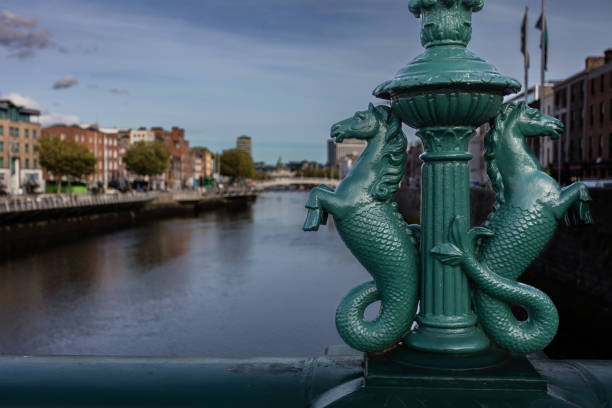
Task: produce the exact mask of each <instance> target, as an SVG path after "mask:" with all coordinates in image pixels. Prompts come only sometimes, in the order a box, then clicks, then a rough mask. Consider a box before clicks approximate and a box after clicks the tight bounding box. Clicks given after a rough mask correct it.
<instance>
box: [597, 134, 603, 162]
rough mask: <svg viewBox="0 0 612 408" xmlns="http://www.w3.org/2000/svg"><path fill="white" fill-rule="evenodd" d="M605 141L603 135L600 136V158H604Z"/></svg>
mask: <svg viewBox="0 0 612 408" xmlns="http://www.w3.org/2000/svg"><path fill="white" fill-rule="evenodd" d="M603 139H604V138H603V135H599V151H598V153H599V155H598V156H599V157H603V142H604V141H603Z"/></svg>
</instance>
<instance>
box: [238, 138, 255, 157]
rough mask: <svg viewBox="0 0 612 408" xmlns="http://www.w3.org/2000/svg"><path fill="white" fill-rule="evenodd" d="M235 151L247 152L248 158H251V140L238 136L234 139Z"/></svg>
mask: <svg viewBox="0 0 612 408" xmlns="http://www.w3.org/2000/svg"><path fill="white" fill-rule="evenodd" d="M236 149H237V150H242V151H243V152H247V153H248V154H249V156H251V157H253V152H252V149H253V145H252V139H251V138H250V137H249V136H247V135H242V136H238V137H237V138H236Z"/></svg>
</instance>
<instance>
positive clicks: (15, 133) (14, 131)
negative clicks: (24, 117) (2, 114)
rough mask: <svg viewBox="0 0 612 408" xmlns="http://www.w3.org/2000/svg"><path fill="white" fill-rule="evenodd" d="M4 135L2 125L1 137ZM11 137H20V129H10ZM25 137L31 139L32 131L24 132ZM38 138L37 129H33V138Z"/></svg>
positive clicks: (0, 128) (0, 129)
mask: <svg viewBox="0 0 612 408" xmlns="http://www.w3.org/2000/svg"><path fill="white" fill-rule="evenodd" d="M2 135H4V126H3V125H0V136H2ZM9 136H13V137H19V128H16V127H9ZM23 136H24V137H26V138H29V137H30V129H24V130H23ZM37 137H38V135H37V133H36V129H32V138H33V139H36V138H37Z"/></svg>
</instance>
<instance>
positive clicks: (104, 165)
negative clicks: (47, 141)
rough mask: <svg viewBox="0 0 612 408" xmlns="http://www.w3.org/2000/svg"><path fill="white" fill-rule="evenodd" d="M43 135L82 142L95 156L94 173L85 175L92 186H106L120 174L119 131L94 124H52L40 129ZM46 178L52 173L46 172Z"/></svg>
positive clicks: (49, 177) (50, 176)
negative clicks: (101, 127)
mask: <svg viewBox="0 0 612 408" xmlns="http://www.w3.org/2000/svg"><path fill="white" fill-rule="evenodd" d="M42 133H43V135H45V136H46V135H49V136H51V137H57V138H59V139H60V140H73V141H75V142H76V143H80V144H83V145H84V146H85V147H87V149H89V151H90V152H92V153H93V154H94V155H95V156H96V161H97V162H96V170H95V173H93V174H92V175H90V176H88V177H87V180H88V181H89V182H90V184H91V185H92V186H96V187H104V188H108V185H109V183H111V182H116V181H118V180H119V176H120V166H119V159H120V155H119V141H118V139H119V131H117V130H114V129H100V128H98V126H96V125H71V126H68V125H53V126H49V127H46V128H44V129H43V130H42ZM45 177H46V178H47V179H51V178H53V175H51V174H46V175H45Z"/></svg>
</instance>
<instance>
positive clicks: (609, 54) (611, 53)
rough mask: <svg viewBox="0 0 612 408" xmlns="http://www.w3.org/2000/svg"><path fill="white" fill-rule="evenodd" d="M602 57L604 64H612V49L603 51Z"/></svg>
mask: <svg viewBox="0 0 612 408" xmlns="http://www.w3.org/2000/svg"><path fill="white" fill-rule="evenodd" d="M604 55H605V59H606V64H609V63H610V62H612V48H608V49H607V50H605V51H604Z"/></svg>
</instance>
